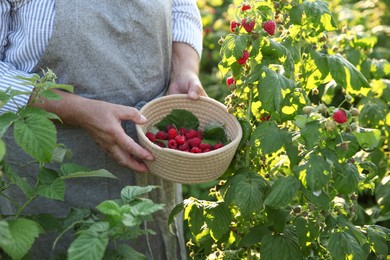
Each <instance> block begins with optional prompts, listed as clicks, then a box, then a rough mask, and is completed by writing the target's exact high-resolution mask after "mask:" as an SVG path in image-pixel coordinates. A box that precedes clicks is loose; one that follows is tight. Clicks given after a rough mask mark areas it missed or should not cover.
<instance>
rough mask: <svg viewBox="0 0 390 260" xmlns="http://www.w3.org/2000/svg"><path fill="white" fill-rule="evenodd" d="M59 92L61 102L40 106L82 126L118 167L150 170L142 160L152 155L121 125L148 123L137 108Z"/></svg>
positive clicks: (67, 122)
mask: <svg viewBox="0 0 390 260" xmlns="http://www.w3.org/2000/svg"><path fill="white" fill-rule="evenodd" d="M56 93H58V94H60V95H61V96H62V99H61V100H56V101H48V100H46V101H45V102H44V103H41V104H38V103H37V106H39V107H41V108H44V109H45V110H46V111H49V112H52V113H55V114H57V115H58V116H59V117H60V118H61V119H62V121H63V122H64V123H66V124H69V125H74V126H80V127H82V128H83V129H84V130H85V131H87V132H88V133H89V134H90V136H91V137H92V138H93V139H94V140H95V142H96V143H97V144H98V145H99V146H100V147H101V148H102V149H103V150H104V151H106V152H107V153H108V154H109V155H110V156H111V157H112V158H113V159H114V160H116V161H117V162H118V164H120V165H122V166H125V167H127V168H129V169H131V170H134V171H136V172H142V173H146V172H148V171H149V169H148V168H147V166H146V165H145V164H144V163H143V160H153V156H152V154H151V153H150V152H149V151H147V150H146V149H144V148H142V147H141V146H140V145H139V144H137V143H136V142H135V141H134V140H133V139H132V138H131V137H130V136H128V135H127V134H126V133H125V131H124V130H123V127H122V125H121V122H122V121H133V122H134V123H136V124H143V123H145V121H146V119H145V118H144V117H143V116H142V115H141V114H140V113H139V111H138V110H137V109H135V108H132V107H127V106H122V105H116V104H112V103H108V102H104V101H98V100H92V99H87V98H83V97H80V96H77V95H74V94H71V93H67V92H62V91H56Z"/></svg>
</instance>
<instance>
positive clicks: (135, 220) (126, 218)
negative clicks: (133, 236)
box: [122, 213, 143, 227]
mask: <svg viewBox="0 0 390 260" xmlns="http://www.w3.org/2000/svg"><path fill="white" fill-rule="evenodd" d="M142 222H143V218H142V217H141V216H134V215H133V214H127V213H125V214H123V215H122V223H123V225H125V226H127V227H138V226H139V225H141V224H142Z"/></svg>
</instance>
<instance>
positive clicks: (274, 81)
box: [258, 67, 294, 111]
mask: <svg viewBox="0 0 390 260" xmlns="http://www.w3.org/2000/svg"><path fill="white" fill-rule="evenodd" d="M260 73H261V74H262V77H261V79H260V81H259V85H258V91H259V99H260V101H261V104H262V107H263V108H264V109H265V110H267V111H279V110H280V108H281V103H282V100H283V95H282V90H284V89H290V88H293V87H294V83H293V82H292V81H291V80H290V79H287V78H286V77H285V76H283V75H281V74H279V73H277V72H275V71H273V70H271V69H269V68H267V67H263V68H262V71H260Z"/></svg>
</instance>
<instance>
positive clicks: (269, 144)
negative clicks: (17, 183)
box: [250, 121, 284, 154]
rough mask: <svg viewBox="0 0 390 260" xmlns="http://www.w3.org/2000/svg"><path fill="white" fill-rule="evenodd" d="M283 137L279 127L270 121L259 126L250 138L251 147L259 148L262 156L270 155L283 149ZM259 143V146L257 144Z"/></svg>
mask: <svg viewBox="0 0 390 260" xmlns="http://www.w3.org/2000/svg"><path fill="white" fill-rule="evenodd" d="M283 140H284V135H283V133H282V131H281V130H280V129H279V127H278V126H277V125H276V124H275V123H274V122H271V121H268V122H263V123H261V124H259V125H258V126H257V127H256V129H255V130H254V131H253V133H252V136H251V140H250V143H251V146H254V147H259V148H260V149H261V151H262V153H263V154H270V153H273V152H276V151H278V150H279V149H280V148H282V147H283V144H284V143H283ZM258 141H259V142H260V143H259V145H260V146H259V145H258V144H257V142H258Z"/></svg>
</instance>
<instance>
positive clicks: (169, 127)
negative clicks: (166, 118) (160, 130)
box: [165, 125, 175, 131]
mask: <svg viewBox="0 0 390 260" xmlns="http://www.w3.org/2000/svg"><path fill="white" fill-rule="evenodd" d="M171 128H175V126H174V125H166V126H165V131H168V130H169V129H171Z"/></svg>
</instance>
